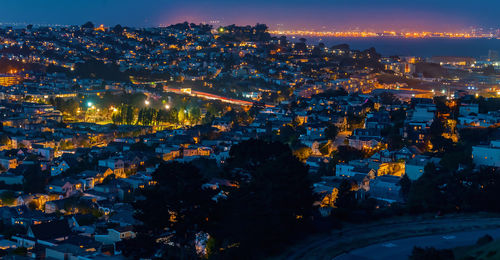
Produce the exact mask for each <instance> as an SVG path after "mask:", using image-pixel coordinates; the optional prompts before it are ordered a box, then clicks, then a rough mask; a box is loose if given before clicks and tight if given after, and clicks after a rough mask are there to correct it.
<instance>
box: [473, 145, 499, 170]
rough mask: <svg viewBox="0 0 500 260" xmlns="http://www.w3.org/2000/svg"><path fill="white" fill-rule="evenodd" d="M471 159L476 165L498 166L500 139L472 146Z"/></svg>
mask: <svg viewBox="0 0 500 260" xmlns="http://www.w3.org/2000/svg"><path fill="white" fill-rule="evenodd" d="M472 161H473V162H474V164H476V165H477V166H490V167H500V140H494V141H491V142H490V144H489V145H475V146H472Z"/></svg>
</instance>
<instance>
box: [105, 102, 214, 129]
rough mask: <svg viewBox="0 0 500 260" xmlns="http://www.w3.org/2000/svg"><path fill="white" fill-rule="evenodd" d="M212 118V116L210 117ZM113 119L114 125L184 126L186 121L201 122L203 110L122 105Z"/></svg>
mask: <svg viewBox="0 0 500 260" xmlns="http://www.w3.org/2000/svg"><path fill="white" fill-rule="evenodd" d="M209 117H210V115H209ZM111 119H112V120H113V123H114V124H127V125H131V124H134V123H135V124H140V125H159V124H161V123H169V124H182V123H185V122H186V121H189V122H191V123H198V122H199V121H200V120H201V110H200V108H198V107H193V108H191V109H190V110H187V109H179V110H177V109H176V108H171V109H168V110H166V109H156V108H149V107H145V108H140V109H139V108H136V107H134V106H132V105H127V104H122V105H120V106H119V107H118V108H117V111H116V112H115V113H113V115H112V117H111Z"/></svg>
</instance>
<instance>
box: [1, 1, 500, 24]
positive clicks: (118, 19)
mask: <svg viewBox="0 0 500 260" xmlns="http://www.w3.org/2000/svg"><path fill="white" fill-rule="evenodd" d="M1 2H2V6H1V7H0V22H4V23H6V22H22V23H34V24H63V25H71V24H82V23H84V22H86V21H89V20H90V21H93V22H94V23H96V24H105V25H114V24H118V23H119V24H122V25H128V26H157V25H160V24H171V23H176V22H182V21H186V20H187V21H190V22H196V23H198V22H208V21H211V20H219V21H221V23H222V24H232V23H236V24H239V25H244V24H255V23H257V22H260V23H266V24H268V25H269V26H270V27H271V28H277V24H283V27H282V28H284V29H292V28H293V29H318V30H321V29H324V30H331V29H338V30H345V29H352V28H356V27H359V28H361V29H373V30H384V29H396V30H400V29H417V30H458V29H464V28H467V27H469V26H476V27H477V26H482V27H495V28H496V27H500V15H499V13H500V1H499V0H475V1H471V0H397V1H396V0H302V1H297V0H248V1H237V0H233V1H230V0H184V1H181V0H137V1H134V0H2V1H1Z"/></svg>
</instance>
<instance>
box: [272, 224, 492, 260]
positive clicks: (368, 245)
mask: <svg viewBox="0 0 500 260" xmlns="http://www.w3.org/2000/svg"><path fill="white" fill-rule="evenodd" d="M478 230H488V232H483V233H481V234H484V233H490V231H491V233H492V234H491V235H492V236H495V237H497V236H500V218H499V217H498V215H493V216H490V215H452V216H445V217H441V218H428V217H422V218H420V217H415V218H414V217H406V218H395V219H387V220H382V221H379V222H373V223H368V224H355V225H351V226H345V227H344V228H342V229H339V230H332V231H331V232H329V233H327V234H323V235H318V236H312V237H310V238H307V239H305V240H303V241H301V242H300V243H298V244H296V245H295V246H291V247H290V248H289V250H287V251H286V252H284V253H283V254H282V255H281V256H278V257H277V258H276V259H287V260H288V259H332V258H334V257H336V256H340V255H342V254H343V253H345V252H350V253H349V254H347V255H342V256H343V257H345V258H338V259H340V260H343V259H360V258H359V257H360V256H362V255H363V254H367V255H369V256H370V257H377V256H378V254H379V255H380V256H381V257H380V258H366V259H387V257H385V255H384V254H393V253H392V252H391V250H392V251H394V254H395V255H396V256H397V255H399V256H401V254H403V255H405V254H407V253H408V252H411V250H412V249H413V245H414V244H415V243H414V242H415V241H420V240H425V239H422V238H423V237H426V236H429V237H430V238H433V237H434V239H431V240H430V241H431V242H430V244H431V245H434V244H438V243H437V242H438V241H440V239H442V237H443V236H444V235H438V234H454V233H456V232H476V231H477V232H482V231H478ZM473 234H474V233H469V238H467V237H468V236H466V235H460V236H457V235H455V237H447V238H448V239H446V241H447V242H448V243H449V244H450V243H451V242H450V241H453V240H455V239H456V240H455V241H454V242H453V243H456V244H457V245H460V243H465V244H473V243H475V242H476V239H477V237H476V236H473ZM438 238H440V239H438ZM405 239H409V240H405ZM411 239H415V240H411ZM400 240H401V241H403V242H404V241H407V242H405V243H402V242H401V243H400V242H399V241H400ZM384 241H393V242H384ZM394 241H397V242H398V243H394ZM461 241H462V242H461ZM391 243H392V244H391ZM415 245H420V244H418V243H417V244H415ZM422 245H423V246H425V244H422ZM450 245H451V247H454V246H455V244H450ZM372 246H373V248H372ZM357 250H360V251H359V252H358V251H357ZM361 250H366V251H361ZM405 250H406V251H405ZM400 251H401V252H400ZM368 253H370V254H368ZM351 254H352V255H351ZM349 257H350V258H349ZM394 259H401V258H394ZM402 259H405V257H403V258H402Z"/></svg>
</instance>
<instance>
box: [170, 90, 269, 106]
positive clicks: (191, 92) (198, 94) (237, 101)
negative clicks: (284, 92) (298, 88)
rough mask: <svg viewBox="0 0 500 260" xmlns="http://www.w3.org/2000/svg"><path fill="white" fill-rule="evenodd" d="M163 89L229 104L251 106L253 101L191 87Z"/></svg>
mask: <svg viewBox="0 0 500 260" xmlns="http://www.w3.org/2000/svg"><path fill="white" fill-rule="evenodd" d="M165 91H166V92H171V93H176V94H181V95H189V96H192V97H199V98H204V99H210V100H219V101H222V102H225V103H230V104H235V105H240V106H252V105H253V103H254V102H251V101H248V100H241V99H236V98H228V97H223V96H220V95H216V94H212V93H208V92H202V91H197V90H191V89H186V90H183V89H176V88H167V89H165ZM264 106H265V107H274V105H269V104H266V105H264Z"/></svg>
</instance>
